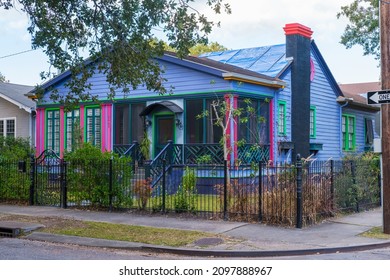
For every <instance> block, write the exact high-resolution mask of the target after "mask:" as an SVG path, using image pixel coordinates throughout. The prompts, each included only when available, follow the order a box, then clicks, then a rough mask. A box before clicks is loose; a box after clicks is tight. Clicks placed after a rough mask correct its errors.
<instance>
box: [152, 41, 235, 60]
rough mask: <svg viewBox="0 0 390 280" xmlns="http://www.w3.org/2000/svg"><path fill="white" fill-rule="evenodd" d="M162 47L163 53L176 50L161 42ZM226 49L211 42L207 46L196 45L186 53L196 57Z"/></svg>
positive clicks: (203, 44)
mask: <svg viewBox="0 0 390 280" xmlns="http://www.w3.org/2000/svg"><path fill="white" fill-rule="evenodd" d="M154 40H155V42H158V39H157V38H155V39H154ZM163 45H164V50H165V51H170V52H177V49H175V48H172V47H171V46H170V45H169V44H168V43H166V42H163ZM226 50H228V48H226V47H225V46H223V45H221V44H219V43H218V42H211V43H209V44H205V43H198V44H196V45H195V46H193V47H191V48H190V49H189V50H188V51H189V54H190V55H193V56H198V55H200V54H203V53H208V52H216V51H226Z"/></svg>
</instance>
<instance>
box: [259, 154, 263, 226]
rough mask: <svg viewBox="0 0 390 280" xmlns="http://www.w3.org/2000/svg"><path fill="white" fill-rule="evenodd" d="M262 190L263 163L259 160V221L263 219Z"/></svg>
mask: <svg viewBox="0 0 390 280" xmlns="http://www.w3.org/2000/svg"><path fill="white" fill-rule="evenodd" d="M262 191H263V164H262V162H261V161H260V162H259V222H262V221H263V210H262V204H263V203H262V202H263V201H262V199H263V198H262Z"/></svg>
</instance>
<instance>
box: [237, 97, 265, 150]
mask: <svg viewBox="0 0 390 280" xmlns="http://www.w3.org/2000/svg"><path fill="white" fill-rule="evenodd" d="M238 108H239V109H240V110H241V114H240V117H239V119H238V140H245V142H246V143H251V144H268V143H269V122H268V119H269V103H268V102H266V101H265V100H255V99H239V100H238Z"/></svg>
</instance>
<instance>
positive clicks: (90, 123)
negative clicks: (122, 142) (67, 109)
mask: <svg viewBox="0 0 390 280" xmlns="http://www.w3.org/2000/svg"><path fill="white" fill-rule="evenodd" d="M85 110H86V126H87V129H86V141H87V142H89V143H91V144H92V145H95V146H99V147H100V145H101V115H100V114H101V110H100V108H98V107H93V108H86V109H85Z"/></svg>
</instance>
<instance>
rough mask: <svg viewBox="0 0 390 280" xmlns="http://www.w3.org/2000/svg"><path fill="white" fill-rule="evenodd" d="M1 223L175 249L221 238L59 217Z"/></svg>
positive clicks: (11, 217)
mask: <svg viewBox="0 0 390 280" xmlns="http://www.w3.org/2000/svg"><path fill="white" fill-rule="evenodd" d="M0 220H2V221H20V222H29V223H38V224H43V225H44V226H45V228H42V229H40V230H39V231H42V232H47V233H54V234H64V235H73V236H81V237H91V238H100V239H108V240H120V241H128V242H140V243H145V244H153V245H163V246H172V247H178V246H185V245H188V244H191V243H193V242H194V241H196V240H198V239H201V238H206V237H221V236H219V235H216V234H211V233H206V232H200V231H190V230H178V229H166V228H155V227H146V226H133V225H123V224H112V223H104V222H91V221H80V220H74V219H64V218H59V217H33V216H24V215H8V214H0ZM222 238H223V237H222Z"/></svg>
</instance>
